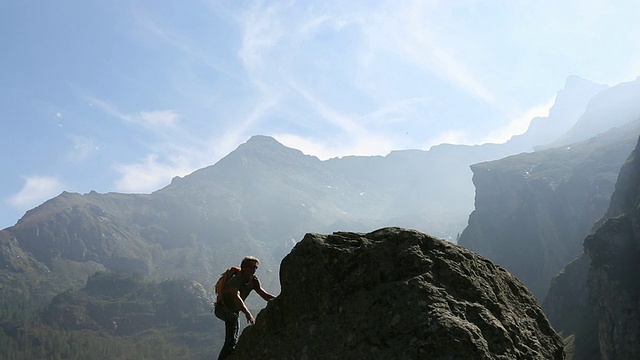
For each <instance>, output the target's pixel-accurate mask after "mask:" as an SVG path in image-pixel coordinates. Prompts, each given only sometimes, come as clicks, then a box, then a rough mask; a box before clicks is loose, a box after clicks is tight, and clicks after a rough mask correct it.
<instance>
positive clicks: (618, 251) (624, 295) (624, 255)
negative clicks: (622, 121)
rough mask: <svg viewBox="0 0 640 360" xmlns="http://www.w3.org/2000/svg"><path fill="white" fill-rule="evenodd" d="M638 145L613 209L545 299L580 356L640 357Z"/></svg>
mask: <svg viewBox="0 0 640 360" xmlns="http://www.w3.org/2000/svg"><path fill="white" fill-rule="evenodd" d="M638 144H640V139H639V143H638ZM638 144H637V145H636V147H635V149H634V151H633V152H632V153H631V156H630V157H629V158H628V159H627V161H626V162H625V164H624V166H623V167H622V169H621V170H620V174H619V176H618V180H617V182H616V186H615V192H614V193H613V195H612V196H611V203H610V206H609V209H608V210H607V212H606V214H605V216H604V217H603V218H602V219H601V220H599V221H598V222H597V224H596V225H597V230H596V232H595V233H594V234H593V235H590V236H588V237H587V238H586V239H585V241H584V253H581V254H580V256H579V257H578V258H577V259H576V260H574V261H573V262H572V263H570V264H569V265H567V266H566V267H565V268H564V269H563V271H562V272H561V273H560V274H558V276H557V277H556V278H555V279H554V281H553V284H552V286H551V289H550V290H549V294H548V295H547V297H546V299H545V301H544V304H543V306H544V309H545V312H546V314H547V315H548V316H549V320H550V321H551V322H552V323H553V325H554V327H555V328H556V329H557V330H558V331H561V332H563V333H564V335H563V336H565V337H567V338H568V339H569V340H570V342H573V346H572V347H573V349H574V350H573V358H574V359H594V360H596V359H635V358H638V356H640V352H639V349H640V347H638V346H637V345H636V344H635V339H637V337H638V336H639V335H640V334H638V329H640V316H639V314H640V313H639V310H640V309H639V306H638V303H639V301H640V294H639V292H640V288H639V286H638V282H637V280H636V279H635V274H637V271H638V270H640V268H639V266H638V260H639V259H640V252H639V251H638V243H639V242H640V240H639V239H640V232H638V225H637V224H638V223H639V221H640V216H639V214H638V205H640V199H639V195H640V159H639V158H638V156H637V155H638V154H637V152H638Z"/></svg>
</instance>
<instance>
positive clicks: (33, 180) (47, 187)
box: [8, 176, 64, 210]
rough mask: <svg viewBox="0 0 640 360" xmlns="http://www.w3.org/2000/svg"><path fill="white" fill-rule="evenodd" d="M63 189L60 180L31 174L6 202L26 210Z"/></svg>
mask: <svg viewBox="0 0 640 360" xmlns="http://www.w3.org/2000/svg"><path fill="white" fill-rule="evenodd" d="M63 190H64V185H63V184H62V182H61V181H60V180H59V179H58V178H55V177H50V176H31V177H27V178H25V184H24V186H23V187H22V189H20V191H19V192H18V193H17V194H15V195H13V196H11V197H10V198H9V199H8V203H9V204H10V205H11V206H13V207H15V208H16V209H19V210H27V209H31V208H33V207H36V206H38V205H40V204H41V203H42V202H44V201H46V200H48V199H50V198H52V197H54V196H56V195H58V194H60V193H61V192H62V191H63Z"/></svg>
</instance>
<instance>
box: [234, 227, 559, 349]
mask: <svg viewBox="0 0 640 360" xmlns="http://www.w3.org/2000/svg"><path fill="white" fill-rule="evenodd" d="M280 280H281V288H282V292H281V294H280V295H279V296H278V297H277V298H276V299H275V300H273V301H271V302H270V303H269V304H268V305H267V307H266V308H265V309H264V310H262V311H261V312H260V313H259V315H258V316H257V322H256V324H255V325H254V326H251V327H249V328H247V329H245V330H244V332H243V333H242V335H241V337H240V339H239V343H238V347H237V350H236V353H235V354H234V356H233V357H232V358H234V359H278V360H280V359H365V358H375V359H421V358H422V359H426V358H429V359H563V358H564V352H563V346H562V342H561V339H560V337H559V336H558V335H557V334H556V333H555V332H554V330H553V329H552V328H551V326H550V324H549V323H548V321H547V319H546V317H545V315H544V314H543V312H542V310H541V309H540V307H539V305H538V303H537V302H536V300H535V298H534V297H533V296H532V295H531V293H530V292H529V291H528V290H527V289H526V288H525V287H524V286H523V285H522V283H520V282H519V281H518V280H517V279H516V278H514V277H513V276H511V275H510V274H509V273H508V272H507V271H506V270H504V269H503V268H501V267H499V266H496V265H494V264H493V263H491V262H490V261H489V260H487V259H485V258H482V257H480V256H478V255H477V254H474V253H472V252H470V251H468V250H465V249H463V248H461V247H459V246H457V245H454V244H451V243H449V242H446V241H443V240H439V239H436V238H433V237H430V236H428V235H426V234H423V233H420V232H417V231H412V230H406V229H402V228H385V229H381V230H378V231H374V232H371V233H368V234H362V233H349V232H339V233H334V234H332V235H319V234H307V235H306V236H305V237H304V239H303V240H302V241H301V242H299V243H298V244H297V245H296V246H295V248H294V249H293V250H292V251H291V253H290V254H289V255H287V256H286V257H285V258H284V259H283V261H282V264H281V269H280Z"/></svg>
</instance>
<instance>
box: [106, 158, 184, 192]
mask: <svg viewBox="0 0 640 360" xmlns="http://www.w3.org/2000/svg"><path fill="white" fill-rule="evenodd" d="M190 163H191V161H190V160H189V159H186V158H184V157H181V156H178V157H174V158H171V159H169V160H168V162H167V163H161V162H160V161H158V155H155V154H152V155H148V156H147V157H146V158H145V159H143V160H142V161H141V162H139V163H135V164H127V165H124V164H121V165H117V166H116V167H115V170H116V171H117V172H118V173H120V174H121V178H120V179H119V180H117V181H116V183H115V188H116V191H120V192H125V193H150V192H153V191H155V190H158V189H159V188H161V187H164V186H166V185H168V184H169V183H170V182H171V179H172V178H173V177H175V176H184V175H187V174H189V173H190V172H192V171H193V168H192V167H191V166H189V164H190Z"/></svg>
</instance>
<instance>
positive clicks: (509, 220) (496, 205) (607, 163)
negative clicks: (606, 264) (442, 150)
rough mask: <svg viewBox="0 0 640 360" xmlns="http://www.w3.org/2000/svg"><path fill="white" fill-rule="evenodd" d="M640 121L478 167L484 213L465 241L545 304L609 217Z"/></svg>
mask: <svg viewBox="0 0 640 360" xmlns="http://www.w3.org/2000/svg"><path fill="white" fill-rule="evenodd" d="M638 134H640V120H639V121H635V122H632V123H629V124H627V125H625V126H623V127H620V128H616V129H613V130H610V131H609V132H607V133H604V134H601V135H599V136H596V137H594V138H592V139H589V140H587V141H584V142H581V143H576V144H572V145H571V146H567V147H563V148H554V149H548V150H544V151H538V152H535V153H530V154H521V155H516V156H511V157H508V158H505V159H502V160H498V161H492V162H486V163H480V164H476V165H474V166H472V170H473V172H474V176H473V181H474V184H475V185H476V200H475V203H476V209H475V210H474V211H473V213H472V214H471V215H470V216H469V225H468V227H467V228H466V229H465V230H464V232H463V233H462V235H461V237H460V241H459V244H460V245H462V246H465V247H467V248H468V249H470V250H473V251H476V252H478V253H480V254H481V255H483V256H486V257H487V258H489V259H491V260H492V261H494V262H496V263H497V264H500V265H502V266H504V267H506V268H507V269H508V270H509V271H510V272H511V273H513V274H514V275H516V276H517V277H518V278H519V279H520V280H522V281H523V282H524V283H525V285H527V287H528V288H529V289H530V290H531V291H532V292H533V294H534V295H536V297H537V298H538V299H543V298H544V296H545V295H546V293H547V290H548V288H549V285H550V283H551V279H552V277H553V276H555V274H557V272H558V271H560V269H562V267H564V265H565V264H567V263H568V262H569V261H571V260H572V259H573V258H574V257H575V256H576V255H577V254H578V253H579V252H580V251H581V250H582V240H583V239H584V237H585V236H586V235H587V234H589V231H590V230H591V227H592V225H593V223H594V222H595V221H596V220H598V219H599V218H600V217H602V215H603V214H604V213H605V211H606V209H607V207H608V204H609V198H610V196H611V193H612V192H613V189H614V184H615V181H616V177H617V174H618V172H619V170H620V167H621V166H622V164H623V163H624V161H625V159H626V158H627V155H628V154H629V152H630V151H631V149H633V147H634V145H635V142H636V138H637V136H638Z"/></svg>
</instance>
